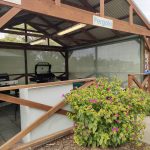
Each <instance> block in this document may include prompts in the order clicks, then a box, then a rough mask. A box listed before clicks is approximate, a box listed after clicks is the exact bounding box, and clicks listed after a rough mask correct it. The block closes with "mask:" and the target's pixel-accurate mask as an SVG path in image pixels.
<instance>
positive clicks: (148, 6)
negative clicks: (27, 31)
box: [0, 0, 150, 39]
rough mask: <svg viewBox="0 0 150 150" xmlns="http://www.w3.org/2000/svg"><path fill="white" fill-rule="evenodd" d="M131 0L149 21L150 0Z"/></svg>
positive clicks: (1, 34) (2, 36)
mask: <svg viewBox="0 0 150 150" xmlns="http://www.w3.org/2000/svg"><path fill="white" fill-rule="evenodd" d="M133 1H134V2H135V4H136V5H137V7H138V8H139V9H140V10H141V12H142V13H143V14H144V16H145V18H147V20H148V21H149V23H150V0H133ZM4 37H5V35H4V34H3V33H0V39H1V38H4Z"/></svg>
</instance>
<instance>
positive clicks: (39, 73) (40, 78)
mask: <svg viewBox="0 0 150 150" xmlns="http://www.w3.org/2000/svg"><path fill="white" fill-rule="evenodd" d="M54 80H55V75H54V74H53V73H52V72H51V64H49V63H48V62H39V63H38V64H36V65H35V77H33V78H30V81H32V82H37V83H44V82H51V81H54Z"/></svg>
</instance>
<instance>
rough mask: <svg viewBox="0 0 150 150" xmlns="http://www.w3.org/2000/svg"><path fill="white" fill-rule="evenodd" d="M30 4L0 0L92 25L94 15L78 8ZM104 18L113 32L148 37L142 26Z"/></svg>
mask: <svg viewBox="0 0 150 150" xmlns="http://www.w3.org/2000/svg"><path fill="white" fill-rule="evenodd" d="M32 2H33V3H36V7H35V5H31V4H30V3H31V1H30V0H22V5H15V4H10V3H7V2H4V1H2V0H0V4H6V5H12V6H16V7H19V8H21V9H24V10H28V11H32V12H35V13H41V14H44V15H49V16H53V17H57V18H61V19H66V20H71V21H75V22H81V23H85V24H90V25H93V21H92V17H93V15H94V13H92V12H89V11H85V10H81V9H79V8H74V7H71V6H68V5H65V4H61V6H58V5H55V3H54V1H52V0H49V1H45V0H44V1H42V3H41V1H36V0H32ZM50 8H51V9H50ZM62 12H63V15H62ZM83 16H84V17H83ZM105 18H107V19H111V20H113V29H115V30H118V31H123V32H129V33H133V34H138V35H146V36H149V35H150V30H148V29H147V28H145V27H143V26H139V25H135V24H134V25H132V26H131V25H130V24H129V23H128V22H125V21H121V20H118V19H115V18H112V17H108V16H105Z"/></svg>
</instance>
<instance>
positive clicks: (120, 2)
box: [0, 0, 144, 47]
mask: <svg viewBox="0 0 150 150" xmlns="http://www.w3.org/2000/svg"><path fill="white" fill-rule="evenodd" d="M62 3H65V4H68V5H72V6H74V7H78V8H82V9H85V10H88V11H93V12H99V0H87V1H85V0H62ZM9 9H10V7H8V6H2V7H0V16H2V15H3V14H5V13H6V12H7V11H8V10H9ZM105 15H106V16H110V17H113V18H117V19H121V20H124V21H128V19H129V4H128V3H127V2H126V0H105ZM22 23H27V24H29V25H30V26H32V27H33V28H34V29H36V30H37V31H38V32H40V33H42V34H44V35H46V36H49V37H50V38H51V39H53V40H55V41H56V42H58V43H60V44H61V45H63V46H67V47H73V46H77V45H85V44H89V43H96V42H99V41H104V40H107V39H108V40H109V39H112V38H119V37H124V36H128V35H131V34H129V33H125V32H119V31H115V30H110V29H106V28H101V27H95V26H90V25H87V26H86V27H85V28H82V29H80V30H77V31H74V32H71V33H69V34H67V35H65V36H61V37H60V36H59V37H58V36H57V33H58V32H59V31H62V30H63V29H66V28H68V27H71V26H72V25H75V24H76V23H75V22H71V21H67V20H62V19H58V18H53V17H49V16H44V15H41V14H34V13H32V12H27V11H22V12H20V13H19V14H17V15H16V16H15V17H14V18H13V19H12V20H10V21H9V22H8V23H7V24H6V25H5V28H4V29H3V30H5V29H6V28H10V29H11V28H12V27H13V26H16V25H19V24H22ZM134 23H135V24H138V25H144V23H143V21H142V20H141V19H140V18H139V17H138V16H137V15H136V14H134Z"/></svg>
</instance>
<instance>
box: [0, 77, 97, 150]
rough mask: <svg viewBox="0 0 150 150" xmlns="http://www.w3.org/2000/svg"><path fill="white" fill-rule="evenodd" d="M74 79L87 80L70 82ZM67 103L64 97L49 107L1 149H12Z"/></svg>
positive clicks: (90, 81)
mask: <svg viewBox="0 0 150 150" xmlns="http://www.w3.org/2000/svg"><path fill="white" fill-rule="evenodd" d="M93 79H94V80H95V78H92V79H91V78H90V79H86V81H87V80H88V82H87V83H85V84H84V85H83V86H81V87H80V89H82V88H86V87H89V86H90V85H92V84H93V83H94V82H95V81H92V80H93ZM72 81H73V82H76V81H77V82H79V81H80V82H81V81H85V80H84V79H79V80H71V81H70V82H69V83H72ZM66 83H67V84H68V82H65V84H66ZM59 85H60V84H59ZM65 105H66V103H65V99H64V100H62V101H61V102H60V103H58V104H57V105H55V106H54V107H52V108H51V109H49V110H48V111H47V112H46V113H45V114H44V115H42V116H41V117H39V118H38V119H37V120H35V121H34V122H33V123H31V125H29V126H28V127H27V128H25V129H24V130H22V131H21V132H19V133H18V134H16V135H15V136H14V137H13V138H11V139H10V140H8V141H7V142H6V143H5V144H3V145H2V146H1V147H0V150H3V149H4V150H8V149H10V148H11V147H12V146H13V145H14V144H16V143H17V142H18V141H19V140H21V139H22V138H23V137H24V136H25V135H27V134H28V133H30V132H31V131H32V130H33V129H35V128H37V127H38V126H39V125H40V124H42V123H43V122H45V121H46V120H47V119H49V118H50V117H51V116H53V115H54V114H55V113H56V112H57V111H59V110H60V109H62V108H63V107H64V106H65Z"/></svg>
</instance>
